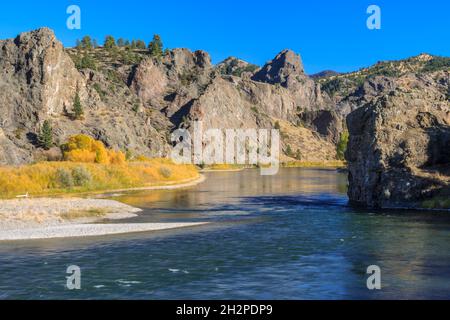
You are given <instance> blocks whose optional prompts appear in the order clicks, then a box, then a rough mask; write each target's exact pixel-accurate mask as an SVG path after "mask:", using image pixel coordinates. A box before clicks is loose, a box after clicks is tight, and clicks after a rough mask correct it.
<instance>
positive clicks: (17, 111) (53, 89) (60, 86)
mask: <svg viewBox="0 0 450 320" xmlns="http://www.w3.org/2000/svg"><path fill="white" fill-rule="evenodd" d="M77 92H78V93H79V95H80V97H81V102H82V105H83V107H84V113H85V117H84V119H83V120H73V119H71V117H70V113H71V112H72V105H73V101H74V97H75V95H76V93H77ZM0 101H1V103H0V164H23V163H30V162H33V161H36V160H42V159H40V158H38V157H37V155H38V154H42V152H38V145H37V134H38V132H39V130H40V127H41V125H42V123H43V121H44V120H50V121H51V123H52V126H53V133H54V140H55V142H56V143H63V142H64V141H65V140H66V139H67V138H68V137H69V136H71V135H74V134H79V133H85V134H89V135H91V136H93V137H95V138H97V139H100V140H102V141H103V142H104V143H105V144H106V145H107V146H108V147H111V148H116V149H121V150H126V149H130V150H133V151H135V152H136V153H140V154H146V155H155V156H157V155H159V156H162V155H163V154H164V153H165V152H167V148H168V145H167V143H166V142H165V134H164V133H159V132H158V131H157V130H156V129H155V128H153V127H152V125H151V122H153V121H152V120H151V121H150V123H149V120H148V117H146V116H145V115H144V114H137V113H136V112H135V111H133V108H134V104H135V103H136V101H138V98H137V97H136V96H135V97H134V98H133V94H132V92H131V91H130V90H129V88H128V87H127V86H126V84H125V83H123V84H120V83H112V82H111V81H110V80H108V79H107V78H106V77H105V76H104V75H103V74H102V73H100V72H98V71H94V70H87V69H86V70H83V72H79V71H78V70H77V69H76V67H75V64H74V62H73V61H72V59H71V57H70V56H69V55H68V54H67V52H66V51H65V50H64V48H63V46H62V44H61V43H60V42H59V41H58V40H57V39H56V37H55V35H54V33H53V31H51V30H50V29H48V28H42V29H39V30H36V31H33V32H26V33H22V34H21V35H19V36H18V37H17V38H15V39H10V40H4V41H0Z"/></svg>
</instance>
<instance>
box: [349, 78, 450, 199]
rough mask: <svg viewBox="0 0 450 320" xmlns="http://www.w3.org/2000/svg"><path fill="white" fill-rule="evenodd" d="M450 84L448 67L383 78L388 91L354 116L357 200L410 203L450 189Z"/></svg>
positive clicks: (352, 187)
mask: <svg viewBox="0 0 450 320" xmlns="http://www.w3.org/2000/svg"><path fill="white" fill-rule="evenodd" d="M386 83H387V84H388V85H386ZM449 83H450V73H449V72H448V71H441V72H437V73H432V74H429V75H422V76H415V75H412V74H409V75H405V76H402V77H400V78H398V79H395V80H391V81H385V80H384V79H381V80H380V82H379V83H378V85H379V86H381V87H382V88H383V90H381V91H383V92H384V93H385V94H384V95H381V96H378V97H376V98H373V99H371V100H370V101H369V102H368V103H367V104H366V105H364V106H362V107H361V108H359V109H357V110H356V111H354V112H353V113H351V114H350V115H349V116H348V119H347V125H348V129H349V132H350V141H349V145H348V149H347V154H346V158H347V160H348V162H349V197H350V201H351V202H352V203H354V204H357V205H362V206H366V207H372V208H398V207H402V208H409V207H418V206H420V205H421V202H422V201H424V200H426V199H429V198H430V197H433V196H438V195H439V194H442V193H445V194H447V192H448V189H449V186H450V102H449V96H448V92H449V88H450V87H449Z"/></svg>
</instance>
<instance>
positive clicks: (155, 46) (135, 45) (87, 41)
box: [76, 34, 164, 57]
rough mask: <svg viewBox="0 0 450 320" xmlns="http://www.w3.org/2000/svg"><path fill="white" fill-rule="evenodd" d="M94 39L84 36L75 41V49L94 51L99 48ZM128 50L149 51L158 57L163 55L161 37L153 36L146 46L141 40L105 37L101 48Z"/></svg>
mask: <svg viewBox="0 0 450 320" xmlns="http://www.w3.org/2000/svg"><path fill="white" fill-rule="evenodd" d="M99 47H100V45H99V44H98V42H97V40H96V39H92V38H91V37H90V36H84V37H83V38H82V39H81V40H79V39H77V42H76V48H77V49H88V50H89V49H95V48H99ZM116 47H119V48H128V49H139V50H149V51H150V54H151V55H152V56H155V57H158V56H162V55H163V49H164V46H163V42H162V39H161V36H160V35H158V34H155V35H154V36H153V39H152V41H150V43H149V44H148V45H147V44H146V43H145V41H143V40H140V39H138V40H131V41H130V40H128V39H124V38H119V39H117V40H116V39H115V38H114V37H113V36H111V35H108V36H106V37H105V41H104V42H103V48H105V49H113V48H116Z"/></svg>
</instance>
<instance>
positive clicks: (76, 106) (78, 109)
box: [73, 90, 84, 120]
mask: <svg viewBox="0 0 450 320" xmlns="http://www.w3.org/2000/svg"><path fill="white" fill-rule="evenodd" d="M83 115H84V111H83V106H82V105H81V99H80V94H79V92H78V90H77V93H76V94H75V98H74V100H73V118H74V119H75V120H80V119H82V118H83Z"/></svg>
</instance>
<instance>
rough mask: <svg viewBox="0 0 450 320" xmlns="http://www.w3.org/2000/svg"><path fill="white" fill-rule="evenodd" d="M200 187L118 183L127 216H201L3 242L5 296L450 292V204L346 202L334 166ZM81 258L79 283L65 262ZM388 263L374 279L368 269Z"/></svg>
mask: <svg viewBox="0 0 450 320" xmlns="http://www.w3.org/2000/svg"><path fill="white" fill-rule="evenodd" d="M207 178H208V179H207V181H206V182H205V183H203V184H201V185H198V186H196V187H192V188H188V189H185V190H176V191H147V192H132V193H127V194H122V195H118V196H116V197H114V198H113V199H116V200H119V201H123V202H125V203H127V204H130V205H133V206H137V207H140V208H142V209H144V212H143V213H142V214H141V215H140V216H139V217H138V218H133V219H130V220H128V221H127V222H210V224H208V225H206V226H201V227H196V228H190V229H180V230H175V231H164V232H156V233H155V232H150V233H140V234H133V235H123V236H114V237H98V238H90V239H67V240H45V241H32V242H15V243H2V244H0V299H14V298H18V299H385V298H393V299H421V298H437V299H449V298H450V214H448V213H439V212H436V213H430V212H420V211H398V212H395V211H379V212H376V211H367V210H366V211H365V210H356V209H353V208H351V207H349V206H348V205H347V197H346V183H347V180H346V176H345V175H344V174H341V173H337V172H336V171H334V170H319V169H282V170H281V171H280V173H279V174H278V175H276V176H271V177H262V176H260V174H259V171H258V170H247V171H243V172H223V173H221V172H216V173H210V174H207ZM70 265H77V266H79V267H80V268H81V290H68V289H67V288H66V276H67V274H66V269H67V267H68V266H70ZM371 265H377V266H379V267H380V269H381V285H382V288H381V290H373V291H371V290H368V289H367V284H366V281H367V278H368V277H369V275H367V274H366V272H367V268H368V267H369V266H371Z"/></svg>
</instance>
